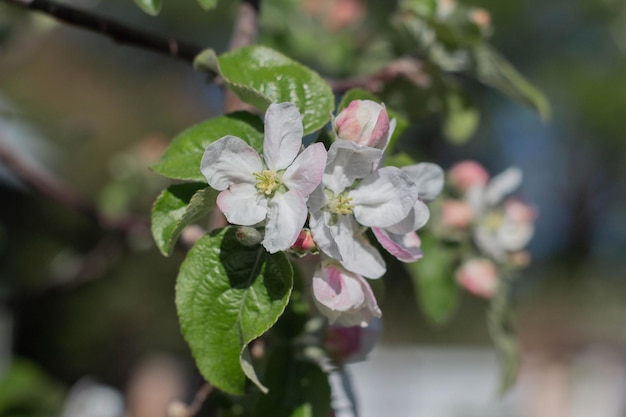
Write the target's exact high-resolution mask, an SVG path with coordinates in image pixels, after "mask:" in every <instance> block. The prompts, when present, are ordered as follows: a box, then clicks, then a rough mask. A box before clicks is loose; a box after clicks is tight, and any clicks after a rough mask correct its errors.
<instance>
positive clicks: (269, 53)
mask: <svg viewBox="0 0 626 417" xmlns="http://www.w3.org/2000/svg"><path fill="white" fill-rule="evenodd" d="M218 61H219V68H215V69H217V70H218V72H219V73H220V74H221V76H222V78H223V79H224V82H225V83H226V84H227V85H228V87H229V88H230V89H231V90H232V91H234V92H235V93H236V94H237V95H238V96H239V97H240V98H241V99H242V100H243V101H245V102H247V103H250V104H252V105H254V106H256V107H258V108H260V109H261V110H265V109H266V108H267V107H268V106H269V105H270V104H271V103H280V102H285V101H290V102H292V103H294V104H295V105H296V107H297V108H298V110H299V111H300V114H301V115H302V123H303V125H304V133H305V134H307V133H312V132H314V131H316V130H318V129H320V128H321V127H322V126H324V125H325V124H326V123H327V122H328V120H329V117H330V113H331V112H332V111H333V108H334V104H335V99H334V95H333V93H332V90H331V89H330V86H329V85H328V83H326V81H325V80H324V79H323V78H322V77H320V76H319V74H317V73H316V72H315V71H313V70H311V69H309V68H307V67H305V66H303V65H301V64H299V63H298V62H296V61H294V60H292V59H290V58H288V57H286V56H285V55H283V54H281V53H279V52H277V51H275V50H273V49H270V48H267V47H264V46H258V45H253V46H247V47H244V48H240V49H236V50H234V51H232V52H228V53H225V54H223V55H221V56H220V57H219V59H218Z"/></svg>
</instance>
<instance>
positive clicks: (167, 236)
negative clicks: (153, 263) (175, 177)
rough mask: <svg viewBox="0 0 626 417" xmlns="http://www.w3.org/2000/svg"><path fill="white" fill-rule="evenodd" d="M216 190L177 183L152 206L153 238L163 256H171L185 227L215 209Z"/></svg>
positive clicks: (200, 185)
mask: <svg viewBox="0 0 626 417" xmlns="http://www.w3.org/2000/svg"><path fill="white" fill-rule="evenodd" d="M216 197H217V191H215V190H213V189H212V188H210V187H207V185H206V184H197V183H193V184H177V185H172V186H170V187H168V188H167V189H165V190H163V192H162V193H161V195H159V196H158V197H157V199H156V201H155V202H154V205H153V206H152V236H153V238H154V241H155V242H156V245H157V247H158V248H159V250H160V251H161V253H162V254H163V255H165V256H169V255H171V254H172V250H173V249H174V244H175V243H176V239H178V236H179V235H180V233H181V232H182V231H183V229H184V228H185V226H187V225H189V224H191V223H192V222H194V221H196V220H197V219H199V218H200V217H202V216H203V215H205V214H207V213H208V212H209V211H210V210H211V209H212V208H213V207H214V206H215V198H216Z"/></svg>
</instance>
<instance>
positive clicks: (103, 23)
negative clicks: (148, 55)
mask: <svg viewBox="0 0 626 417" xmlns="http://www.w3.org/2000/svg"><path fill="white" fill-rule="evenodd" d="M0 1H4V2H5V3H8V4H11V5H14V6H17V7H21V8H24V9H29V10H36V11H40V12H43V13H46V14H48V15H50V16H52V17H54V18H56V19H57V20H60V21H61V22H64V23H68V24H70V25H73V26H78V27H81V28H83V29H87V30H90V31H93V32H97V33H101V34H103V35H106V36H109V37H110V38H112V39H113V40H114V41H115V42H116V43H119V44H125V45H132V46H136V47H140V48H143V49H147V50H150V51H153V52H159V53H162V54H166V55H169V56H171V57H173V58H178V59H181V60H183V61H187V62H193V60H194V58H195V57H196V55H198V54H199V53H200V52H202V49H203V48H201V47H199V46H197V45H193V44H190V43H186V42H181V41H179V40H176V39H172V38H165V37H162V36H159V35H156V34H154V33H148V32H144V31H140V30H137V29H133V28H132V27H130V26H127V25H124V24H122V23H119V22H116V21H114V20H111V19H108V18H105V17H102V16H98V15H96V14H93V13H91V12H87V11H84V10H79V9H76V8H73V7H70V6H66V5H64V4H59V3H55V2H54V1H51V0H0Z"/></svg>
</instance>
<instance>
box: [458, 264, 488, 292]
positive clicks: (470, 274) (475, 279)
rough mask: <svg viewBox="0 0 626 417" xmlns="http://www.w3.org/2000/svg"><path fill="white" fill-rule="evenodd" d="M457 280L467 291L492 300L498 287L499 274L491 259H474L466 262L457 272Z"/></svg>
mask: <svg viewBox="0 0 626 417" xmlns="http://www.w3.org/2000/svg"><path fill="white" fill-rule="evenodd" d="M456 279H457V281H458V282H459V284H461V285H462V286H463V287H464V288H465V289H466V290H467V291H469V292H471V293H472V294H474V295H477V296H479V297H484V298H491V297H493V295H494V294H495V292H496V289H497V287H498V272H497V270H496V266H495V265H494V264H493V262H491V261H490V260H489V259H485V258H474V259H470V260H468V261H465V262H464V263H463V264H462V265H461V266H460V267H459V268H458V269H457V271H456Z"/></svg>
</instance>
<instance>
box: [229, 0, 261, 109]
mask: <svg viewBox="0 0 626 417" xmlns="http://www.w3.org/2000/svg"><path fill="white" fill-rule="evenodd" d="M260 7H261V0H242V1H241V3H240V4H239V9H238V10H237V17H236V19H235V25H234V27H233V33H232V36H231V38H230V44H229V47H228V49H229V50H231V51H232V50H234V49H238V48H241V47H243V46H247V45H252V44H253V43H255V42H256V39H257V35H258V32H259V9H260ZM236 110H248V111H252V112H255V111H256V109H255V108H254V107H253V106H250V105H249V104H246V103H244V102H243V101H241V99H240V98H239V97H238V96H237V95H236V94H235V93H233V92H232V91H231V90H228V89H227V90H225V91H224V113H230V112H233V111H236Z"/></svg>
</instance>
